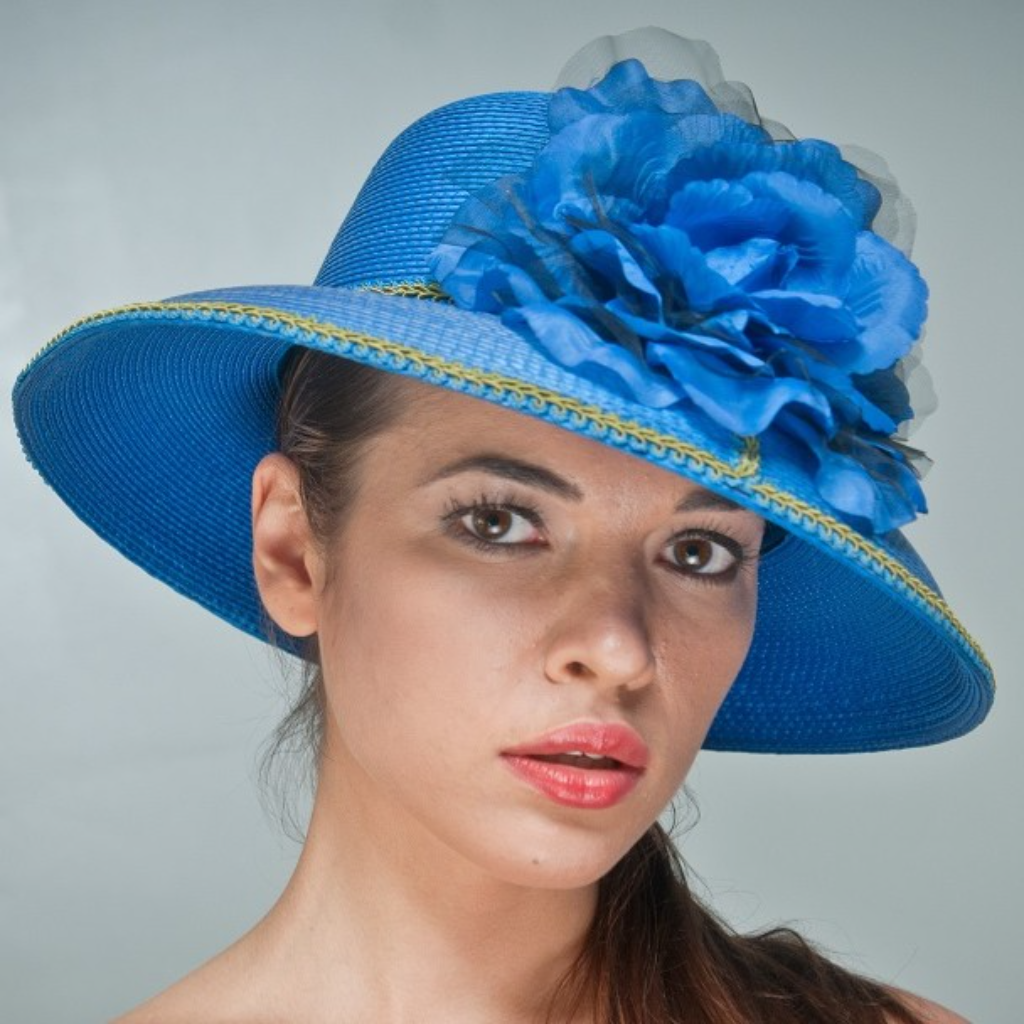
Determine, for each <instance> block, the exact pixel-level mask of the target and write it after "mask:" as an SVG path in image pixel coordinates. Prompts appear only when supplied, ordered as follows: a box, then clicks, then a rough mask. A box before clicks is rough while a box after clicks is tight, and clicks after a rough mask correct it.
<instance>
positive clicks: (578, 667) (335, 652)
mask: <svg viewBox="0 0 1024 1024" xmlns="http://www.w3.org/2000/svg"><path fill="white" fill-rule="evenodd" d="M405 388H406V390H407V396H408V402H407V403H406V406H405V411H404V413H403V415H402V417H401V418H400V420H399V421H398V422H397V423H396V424H394V425H393V426H392V427H390V428H389V429H387V430H386V431H385V432H384V433H383V434H381V435H380V436H379V437H378V438H377V439H376V440H375V441H374V442H373V443H372V444H371V445H370V446H369V447H368V449H367V450H366V451H365V453H364V455H363V459H362V462H361V466H360V473H359V489H358V494H357V498H356V500H355V502H354V504H353V506H352V508H351V512H350V515H349V517H348V518H347V520H346V522H345V524H344V527H343V529H342V530H341V531H340V532H339V533H338V535H337V536H336V537H334V538H331V540H330V542H329V544H328V546H327V548H326V550H324V549H321V547H320V545H318V544H317V542H316V540H315V538H313V537H312V535H311V533H310V530H309V525H308V522H307V519H306V516H305V512H304V510H303V507H302V502H301V498H300V495H299V491H298V479H297V475H296V473H295V468H294V466H293V465H292V464H291V463H290V462H289V461H288V460H287V459H286V458H285V457H284V456H282V455H280V454H278V453H275V454H272V455H269V456H267V457H266V458H265V459H263V460H262V461H261V463H260V464H259V466H258V467H257V469H256V471H255V473H254V477H253V502H252V511H253V537H254V550H253V559H254V569H255V573H256V579H257V582H258V585H259V588H260V593H261V596H262V598H263V601H264V603H265V605H266V607H267V609H268V611H269V612H270V614H271V616H272V617H273V618H274V620H275V621H276V622H277V623H278V625H280V626H281V627H282V628H284V629H286V630H288V631H289V632H291V633H293V634H295V635H309V634H312V633H317V634H318V636H319V641H320V649H321V661H322V666H323V671H324V677H325V684H326V693H327V702H328V707H327V722H326V734H325V756H324V759H323V763H322V765H321V770H320V775H319V784H318V789H317V794H316V799H315V802H314V809H313V816H312V820H311V824H310V828H309V831H308V835H307V840H306V842H305V844H304V847H303V851H302V855H301V857H300V859H299V863H298V866H297V868H296V871H295V874H294V876H293V878H292V880H291V882H290V883H289V885H288V888H287V889H286V891H285V892H284V894H283V895H282V897H281V899H280V900H279V901H278V903H277V904H276V905H275V906H274V908H273V909H272V910H271V911H270V913H269V914H268V915H267V917H266V918H264V919H263V920H262V921H261V922H260V923H259V924H258V925H257V926H256V927H255V928H254V929H253V930H252V931H251V932H249V933H248V934H247V935H246V936H244V937H243V938H242V939H240V940H239V941H238V942H237V943H236V944H235V945H234V946H232V947H231V948H230V949H228V950H226V951H225V952H224V953H222V954H220V955H219V956H218V957H216V958H214V959H213V960H212V961H210V962H209V963H208V964H206V965H204V966H203V967H202V968H200V969H199V970H197V971H196V972H194V973H193V974H192V975H190V976H189V977H188V978H186V979H184V980H183V981H182V982H179V983H178V984H177V985H175V986H173V987H172V988H171V989H168V990H167V991H166V992H165V993H163V994H162V995H160V996H158V997H156V998H155V999H154V1000H152V1001H150V1003H147V1004H145V1005H144V1006H143V1007H140V1008H139V1009H138V1010H137V1011H135V1012H134V1013H132V1014H129V1015H128V1016H126V1017H124V1018H122V1019H121V1020H122V1021H123V1022H129V1024H140V1022H147V1021H148V1022H172V1021H178V1020H181V1021H185V1020H195V1019H199V1017H200V1015H201V1016H202V1018H203V1019H209V1020H214V1019H216V1020H218V1021H221V1020H223V1021H246V1022H251V1024H255V1022H260V1021H268V1022H269V1021H280V1020H302V1021H304V1022H308V1024H317V1022H328V1021H330V1022H347V1021H366V1020H381V1021H384V1020H386V1021H389V1022H396V1024H399V1022H405V1021H410V1022H411V1021H416V1022H419V1024H424V1022H430V1021H444V1022H446V1024H458V1022H461V1021H466V1022H469V1021H474V1022H479V1021H498V1020H500V1021H503V1022H513V1024H514V1022H517V1021H523V1022H525V1021H529V1020H533V1019H535V1017H536V1015H537V1013H538V1012H539V1011H542V1010H543V1008H544V1007H545V1006H546V999H547V997H548V995H549V993H550V992H551V990H552V987H553V985H554V983H555V982H556V981H557V979H558V978H559V976H560V975H561V973H562V972H563V971H564V970H565V968H566V967H567V966H568V964H569V963H570V962H571V960H572V958H573V957H574V956H575V954H576V952H577V950H578V949H579V945H580V942H581V940H582V937H583V934H584V932H585V930H586V927H587V924H588V922H589V920H590V918H591V916H592V914H593V909H594V904H595V895H596V884H597V880H598V879H599V878H600V877H601V876H602V875H604V874H605V873H606V872H607V871H608V870H609V869H610V868H611V867H612V866H613V865H614V864H615V863H616V862H617V861H618V860H619V859H620V858H621V857H622V856H623V855H624V854H625V853H626V851H627V850H628V849H629V848H630V847H631V846H632V845H633V844H634V843H635V842H636V840H637V839H638V838H639V837H640V835H641V834H642V833H643V832H644V831H645V830H646V829H647V828H648V827H649V826H650V824H651V823H652V822H653V821H654V820H655V819H656V818H657V816H658V815H659V813H660V812H661V811H662V810H663V809H664V808H665V806H666V805H667V804H668V803H669V802H670V801H671V799H672V797H673V795H674V794H675V792H676V791H677V790H678V788H679V787H680V785H681V784H682V782H683V780H684V779H685V776H686V773H687V771H688V769H689V767H690V765H691V764H692V762H693V760H694V758H695V756H696V754H697V752H698V750H699V749H700V746H701V743H702V741H703V739H704V736H705V734H706V732H707V730H708V728H709V726H710V724H711V721H712V719H713V718H714V715H715V712H716V711H717V709H718V707H719V705H720V704H721V702H722V700H723V699H724V697H725V695H726V693H727V692H728V689H729V687H730V685H731V684H732V682H733V680H734V679H735V677H736V674H737V673H738V671H739V669H740V666H741V665H742V663H743V659H744V656H745V654H746V651H747V649H748V646H749V643H750V639H751V636H752V631H753V624H754V616H755V613H756V606H757V573H756V552H757V548H758V545H759V542H760V539H761V534H762V529H763V521H762V520H761V519H760V518H759V517H758V516H756V515H755V514H753V513H752V512H748V511H745V510H742V509H738V510H722V509H713V510H712V509H691V510H689V511H682V512H680V511H677V510H676V506H677V504H678V503H680V501H682V500H686V499H689V500H690V501H691V502H692V501H693V500H694V499H696V498H700V497H706V496H707V492H705V491H704V490H703V489H702V488H700V487H699V486H698V485H696V484H695V483H692V482H690V481H687V480H685V479H684V478H682V477H679V476H677V475H675V474H672V473H669V472H667V471H664V470H661V469H658V468H656V467H653V466H651V465H649V464H647V463H645V462H642V461H640V460H638V459H636V458H634V457H633V456H630V455H627V454H625V453H621V452H618V451H615V450H613V449H610V448H608V447H606V446H604V445H602V444H600V443H598V442H596V441H593V440H590V439H587V438H583V437H579V436H577V435H574V434H571V433H569V432H567V431H563V430H561V429H559V428H556V427H553V426H551V425H549V424H546V423H544V422H542V421H540V420H537V419H533V418H531V417H527V416H524V415H522V414H519V413H516V412H513V411H510V410H505V409H502V408H498V407H495V406H493V405H490V404H488V403H484V402H481V401H479V400H477V399H473V398H470V397H467V396H463V395H459V394H455V393H450V392H446V391H443V390H440V389H437V388H433V387H429V386H427V385H423V384H419V383H415V382H411V381H410V382H407V383H406V385H405ZM481 454H486V455H488V456H500V457H501V458H503V459H509V460H517V461H518V462H520V463H529V464H531V465H533V466H539V467H541V468H542V469H545V470H547V471H549V472H550V473H554V474H557V475H558V476H559V477H560V478H562V480H563V481H564V482H565V483H566V484H567V485H569V486H571V487H572V488H573V489H574V491H575V495H574V496H569V495H567V494H564V493H554V492H552V491H551V490H550V489H547V488H545V487H542V486H540V485H539V484H538V483H537V482H524V481H522V480H517V481H512V480H509V479H506V478H505V477H504V476H500V475H498V474H497V472H496V471H495V470H494V469H493V468H491V469H484V468H472V469H465V470H463V471H461V472H458V473H455V474H453V475H450V476H443V477H441V478H437V479H432V478H434V477H436V476H437V474H438V473H439V472H440V471H441V470H442V469H443V468H444V467H446V466H448V465H450V464H451V463H452V462H453V461H456V460H460V459H463V458H466V457H472V456H478V455H481ZM481 496H483V497H484V498H485V499H486V502H488V503H490V504H493V503H495V502H502V503H507V502H512V503H514V504H515V506H517V507H519V508H528V509H530V510H532V511H531V512H530V515H529V517H527V516H526V515H524V514H522V513H521V512H512V511H511V510H510V509H508V508H495V507H487V508H484V509H483V510H478V513H479V514H477V515H474V513H473V512H472V511H467V510H466V509H468V507H469V506H472V505H473V503H474V502H478V501H479V500H480V499H481ZM531 520H532V521H531ZM698 531H703V532H701V533H699V534H698ZM481 532H483V533H486V534H487V536H486V537H482V536H481ZM712 534H713V535H714V537H713V538H712ZM473 536H476V537H477V541H478V544H473V543H472V540H471V538H472V537H473ZM680 541H682V543H681V542H680ZM479 543H483V544H484V545H485V547H484V548H481V547H480V546H479ZM687 545H689V546H687ZM736 551H743V552H746V555H747V560H746V561H744V562H743V563H742V564H740V565H739V567H738V568H734V558H735V554H734V553H735V552H736ZM687 555H689V556H690V557H691V562H690V563H689V564H687V562H686V561H685V559H686V557H687ZM694 560H695V561H694ZM695 565H697V566H698V568H695V567H694V566H695ZM710 580H717V582H709V581H710ZM578 721H599V722H622V723H626V724H628V725H629V726H631V727H632V728H634V729H635V730H636V731H637V732H638V733H639V734H640V736H641V737H642V738H643V740H644V742H645V743H646V744H647V747H648V749H649V752H650V757H649V762H648V765H647V768H646V770H645V772H644V774H643V776H642V778H641V780H640V782H639V784H638V785H637V786H636V788H635V789H634V790H633V791H632V792H631V793H630V794H629V796H628V797H627V798H626V799H624V800H622V801H621V802H620V803H618V804H616V805H614V806H612V807H609V808H603V809H599V810H598V809H580V808H573V807H566V806H563V805H560V804H558V803H556V802H554V801H553V800H551V799H550V798H549V797H547V796H545V795H544V794H542V793H540V792H538V791H537V790H535V789H534V788H533V787H531V786H529V785H528V784H526V783H525V782H523V781H522V780H521V779H519V778H518V777H517V776H515V775H514V774H513V773H511V772H510V771H509V770H508V767H507V765H506V764H505V762H504V760H503V758H502V757H501V752H502V750H504V749H506V748H508V747H509V746H512V745H514V744H518V743H523V742H524V741H527V740H531V739H533V738H535V737H536V736H538V735H539V734H541V733H543V732H545V731H547V730H549V729H551V728H553V727H556V726H560V725H564V724H566V723H571V722H578ZM916 1005H917V1006H918V1007H919V1008H922V1009H926V1008H928V1007H934V1004H925V1003H922V1002H919V1003H917V1004H916ZM935 1009H936V1010H938V1011H941V1008H935ZM943 1012H945V1011H943ZM932 1020H933V1021H935V1022H936V1024H942V1022H944V1021H951V1022H955V1021H960V1020H962V1018H959V1017H956V1016H955V1015H948V1016H933V1017H932Z"/></svg>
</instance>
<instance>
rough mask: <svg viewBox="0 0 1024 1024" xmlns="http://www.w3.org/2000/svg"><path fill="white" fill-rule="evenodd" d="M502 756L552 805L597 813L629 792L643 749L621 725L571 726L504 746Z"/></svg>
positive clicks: (644, 757) (644, 761)
mask: <svg viewBox="0 0 1024 1024" xmlns="http://www.w3.org/2000/svg"><path fill="white" fill-rule="evenodd" d="M502 758H503V759H504V761H505V763H506V764H507V765H508V767H509V768H510V769H511V770H512V771H513V772H515V774H516V775H518V776H519V777H520V778H521V779H523V780H524V781H526V782H528V783H530V784H531V785H532V786H533V787H534V788H536V789H538V790H540V792H542V793H543V794H544V795H545V796H548V797H550V798H551V799H552V800H554V801H556V802H557V803H560V804H565V805H566V806H569V807H584V808H592V809H599V808H602V807H611V806H612V805H613V804H616V803H618V802H619V801H620V800H622V799H624V798H625V797H626V796H627V795H628V794H629V793H630V792H631V791H632V789H633V788H634V786H636V784H637V782H638V781H639V780H640V776H641V775H643V773H644V769H645V768H646V767H647V760H648V751H647V745H646V744H645V743H644V741H643V740H642V739H641V738H640V736H639V735H638V734H637V732H636V731H635V730H633V729H631V728H629V726H627V725H623V724H621V723H604V722H576V723H573V724H572V725H567V726H562V727H560V728H558V729H554V730H552V731H550V732H547V733H544V734H543V735H542V736H538V737H537V738H536V739H533V740H528V741H527V742H526V743H522V744H519V745H518V746H515V747H510V748H509V749H507V750H504V751H502ZM588 762H592V763H593V766H592V767H591V766H590V765H588Z"/></svg>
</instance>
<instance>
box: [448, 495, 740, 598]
mask: <svg viewBox="0 0 1024 1024" xmlns="http://www.w3.org/2000/svg"><path fill="white" fill-rule="evenodd" d="M494 511H497V512H512V513H513V514H515V515H520V516H522V517H523V518H524V519H526V520H527V522H529V523H531V524H532V525H533V526H534V527H536V528H538V529H540V527H541V526H542V525H543V520H542V519H541V516H540V513H539V512H538V511H537V509H535V508H533V507H532V506H529V505H522V504H520V503H519V502H518V501H517V500H516V499H515V498H514V497H513V496H511V495H499V494H481V495H480V496H479V497H478V498H477V499H476V500H475V501H473V502H470V503H469V504H465V503H463V502H460V501H458V500H457V499H455V498H452V499H450V501H449V503H448V511H447V512H446V513H445V515H444V516H443V518H442V522H443V523H444V527H445V532H447V533H449V534H450V535H451V536H453V537H454V538H455V539H456V540H458V541H461V542H462V543H464V544H469V545H471V546H472V547H475V548H476V549H477V550H479V551H483V552H484V553H485V554H490V555H494V554H497V553H498V552H499V551H500V549H502V548H518V547H538V546H540V545H533V544H523V543H513V544H508V543H501V542H500V541H488V540H484V539H483V538H482V537H478V536H477V535H476V534H474V533H473V532H471V531H470V530H469V529H467V527H465V526H464V525H463V523H462V520H463V519H464V518H465V517H466V516H467V515H470V514H472V513H478V512H494ZM713 525H714V523H709V524H708V527H711V526H713ZM691 539H696V540H709V541H711V542H713V543H715V544H718V545H719V546H721V547H723V548H725V549H726V550H727V551H728V552H729V554H730V555H732V557H733V560H734V561H733V564H732V565H731V566H730V567H729V568H728V569H726V570H725V571H724V572H718V573H702V572H687V571H686V570H685V568H683V567H682V566H680V565H676V564H675V563H673V562H667V563H666V564H667V565H668V566H669V567H670V568H671V569H674V570H675V571H676V572H678V573H679V574H680V575H681V576H684V577H685V578H686V579H689V580H693V581H694V582H696V583H700V584H708V585H710V586H721V585H723V584H726V583H731V582H732V581H733V580H734V579H736V577H737V576H739V574H740V573H741V572H744V571H747V570H749V569H750V568H751V567H752V566H753V565H755V564H756V562H757V558H758V554H759V552H758V549H756V548H753V549H752V548H749V547H748V546H747V545H745V544H742V543H741V542H740V541H738V540H736V539H735V538H733V537H729V536H727V535H725V534H723V533H720V532H719V531H717V530H715V529H711V528H707V527H691V528H690V529H687V530H682V531H680V532H679V533H677V534H674V535H673V536H672V537H671V538H669V544H676V543H679V542H681V541H684V540H691Z"/></svg>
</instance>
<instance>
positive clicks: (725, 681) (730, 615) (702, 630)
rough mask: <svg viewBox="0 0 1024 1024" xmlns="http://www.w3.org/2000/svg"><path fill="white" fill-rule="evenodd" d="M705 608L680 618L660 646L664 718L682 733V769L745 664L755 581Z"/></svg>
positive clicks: (679, 750)
mask: <svg viewBox="0 0 1024 1024" xmlns="http://www.w3.org/2000/svg"><path fill="white" fill-rule="evenodd" d="M701 608H702V610H701V611H700V612H699V613H692V614H690V615H689V616H685V617H680V618H679V619H677V621H676V622H675V623H674V624H673V626H672V627H671V629H670V631H669V633H668V634H667V638H666V640H665V641H664V644H663V648H662V668H663V679H664V680H665V700H666V703H667V705H668V708H667V714H666V721H671V722H673V727H674V729H675V730H676V734H677V736H678V737H679V738H680V742H679V745H678V748H677V749H678V752H679V756H680V762H681V767H682V769H683V770H685V769H686V768H688V767H689V764H690V763H691V762H692V760H693V758H694V757H696V754H697V751H698V750H699V748H700V745H701V743H703V741H704V737H705V736H706V734H707V731H708V729H710V727H711V723H712V721H713V720H714V717H715V714H716V713H717V711H718V709H719V707H720V706H721V704H722V702H723V701H724V700H725V697H726V695H727V694H728V692H729V690H730V688H731V687H732V684H733V683H734V682H735V681H736V677H737V676H738V675H739V672H740V669H741V668H742V667H743V662H744V660H745V659H746V655H747V651H748V650H749V648H750V642H751V639H752V638H753V633H754V619H755V615H756V611H757V590H756V585H754V583H753V582H752V583H751V584H750V585H745V586H737V587H733V588H730V590H729V592H728V593H727V594H725V595H723V597H722V599H721V600H717V601H715V602H708V603H707V605H703V606H701Z"/></svg>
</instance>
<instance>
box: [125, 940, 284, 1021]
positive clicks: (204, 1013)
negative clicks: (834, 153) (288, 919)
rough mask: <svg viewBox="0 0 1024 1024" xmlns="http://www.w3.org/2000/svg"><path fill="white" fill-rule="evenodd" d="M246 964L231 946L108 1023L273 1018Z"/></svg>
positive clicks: (259, 1019)
mask: <svg viewBox="0 0 1024 1024" xmlns="http://www.w3.org/2000/svg"><path fill="white" fill-rule="evenodd" d="M248 967H249V964H248V962H247V958H246V957H244V956H242V955H240V954H239V951H238V948H237V947H231V948H229V949H227V950H225V951H224V952H222V953H220V954H218V955H217V956H215V957H214V958H213V959H212V960H209V961H207V962H206V963H205V964H202V965H201V966H200V967H197V968H196V969H195V970H194V971H192V972H191V973H190V974H187V975H186V976H185V977H184V978H182V979H181V980H180V981H177V982H175V983H174V984H173V985H171V986H170V987H169V988H166V989H164V990H163V991H162V992H159V993H158V994H157V995H155V996H153V997H152V998H151V999H148V1000H147V1001H146V1002H144V1003H143V1004H142V1005H141V1006H137V1007H135V1008H134V1009H133V1010H129V1011H128V1012H127V1013H125V1014H123V1015H122V1016H120V1017H117V1018H116V1019H114V1020H113V1021H111V1022H110V1024H195V1022H196V1021H201V1020H218V1021H225V1022H227V1021H234V1020H244V1021H246V1022H247V1024H250V1022H251V1024H259V1022H261V1021H264V1020H267V1019H273V1018H272V1017H270V1018H268V1016H267V1013H268V1006H267V1004H266V1003H265V1002H264V1003H261V1002H260V996H261V995H262V993H260V992H259V991H258V988H259V986H258V985H257V984H254V983H253V982H254V977H253V974H252V972H251V971H250V970H249V969H248Z"/></svg>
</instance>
